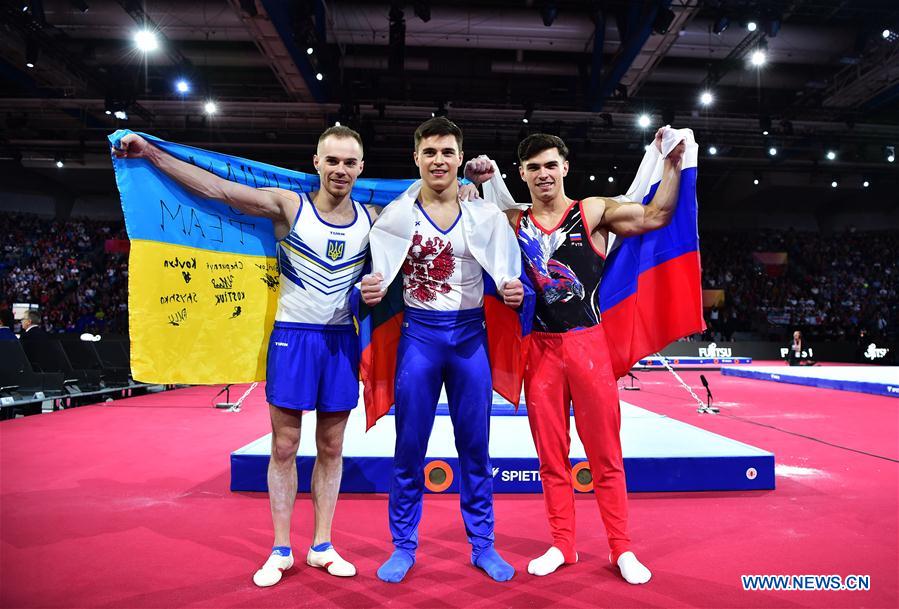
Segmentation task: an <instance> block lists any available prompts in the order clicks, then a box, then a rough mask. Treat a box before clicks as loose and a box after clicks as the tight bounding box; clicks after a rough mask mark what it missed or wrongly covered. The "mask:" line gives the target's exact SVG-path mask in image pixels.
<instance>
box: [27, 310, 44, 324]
mask: <svg viewBox="0 0 899 609" xmlns="http://www.w3.org/2000/svg"><path fill="white" fill-rule="evenodd" d="M25 317H27V318H28V319H29V320H30V321H31V323H33V324H39V323H41V314H40V313H38V312H37V309H28V310H27V311H26V312H25Z"/></svg>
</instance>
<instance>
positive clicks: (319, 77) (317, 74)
mask: <svg viewBox="0 0 899 609" xmlns="http://www.w3.org/2000/svg"><path fill="white" fill-rule="evenodd" d="M324 78H325V77H324V75H323V74H322V73H321V72H318V73H316V75H315V80H324Z"/></svg>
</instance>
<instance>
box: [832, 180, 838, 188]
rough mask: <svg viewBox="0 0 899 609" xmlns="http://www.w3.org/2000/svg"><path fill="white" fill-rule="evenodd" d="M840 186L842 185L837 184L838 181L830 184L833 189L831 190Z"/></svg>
mask: <svg viewBox="0 0 899 609" xmlns="http://www.w3.org/2000/svg"><path fill="white" fill-rule="evenodd" d="M839 185H840V183H839V182H837V181H836V180H834V181H833V182H831V183H830V187H831V188H836V187H837V186H839Z"/></svg>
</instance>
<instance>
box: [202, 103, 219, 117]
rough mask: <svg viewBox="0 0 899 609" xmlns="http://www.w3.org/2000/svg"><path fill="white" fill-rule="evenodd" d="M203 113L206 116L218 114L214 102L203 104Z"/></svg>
mask: <svg viewBox="0 0 899 609" xmlns="http://www.w3.org/2000/svg"><path fill="white" fill-rule="evenodd" d="M203 111H204V112H206V114H215V113H216V112H218V107H217V106H216V105H215V102H214V101H212V100H209V101H208V102H206V103H205V104H203Z"/></svg>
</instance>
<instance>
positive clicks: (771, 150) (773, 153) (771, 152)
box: [768, 146, 777, 156]
mask: <svg viewBox="0 0 899 609" xmlns="http://www.w3.org/2000/svg"><path fill="white" fill-rule="evenodd" d="M768 155H769V156H777V148H775V147H774V146H771V147H770V148H768Z"/></svg>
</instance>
